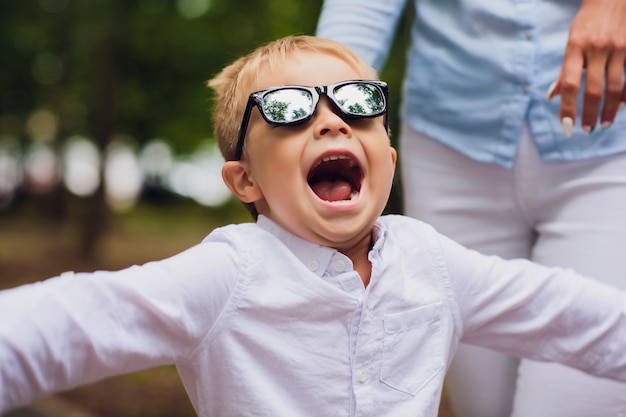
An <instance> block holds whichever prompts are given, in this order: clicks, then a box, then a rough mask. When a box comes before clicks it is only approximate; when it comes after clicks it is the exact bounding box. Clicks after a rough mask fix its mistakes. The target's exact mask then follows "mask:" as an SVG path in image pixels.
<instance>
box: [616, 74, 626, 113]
mask: <svg viewBox="0 0 626 417" xmlns="http://www.w3.org/2000/svg"><path fill="white" fill-rule="evenodd" d="M624 70H625V72H626V62H625V63H624ZM624 107H626V83H625V84H624V85H623V86H622V97H621V98H620V103H619V106H618V107H617V111H618V112H620V111H622V109H623V108H624Z"/></svg>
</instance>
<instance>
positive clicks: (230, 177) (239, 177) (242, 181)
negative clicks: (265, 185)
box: [222, 161, 263, 203]
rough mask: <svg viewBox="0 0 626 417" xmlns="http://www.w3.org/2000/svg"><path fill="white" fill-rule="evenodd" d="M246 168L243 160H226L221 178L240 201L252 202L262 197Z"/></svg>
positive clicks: (246, 165)
mask: <svg viewBox="0 0 626 417" xmlns="http://www.w3.org/2000/svg"><path fill="white" fill-rule="evenodd" d="M248 168H249V167H248V164H247V163H246V162H244V161H226V162H225V163H224V165H223V166H222V179H223V180H224V183H225V184H226V186H227V187H228V189H229V190H230V191H231V192H232V193H233V194H234V195H235V197H237V198H238V199H239V200H240V201H241V202H243V203H254V202H255V201H258V200H260V199H261V198H262V197H263V193H262V192H261V190H260V188H259V187H258V185H257V184H256V182H255V181H254V179H253V178H252V177H251V176H250V174H249V172H248Z"/></svg>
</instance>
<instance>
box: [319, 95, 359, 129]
mask: <svg viewBox="0 0 626 417" xmlns="http://www.w3.org/2000/svg"><path fill="white" fill-rule="evenodd" d="M314 123H315V134H316V136H317V137H323V136H326V135H329V134H340V135H347V136H350V135H351V134H352V129H351V128H350V125H349V124H348V123H347V122H346V121H345V120H343V119H342V118H341V116H339V115H338V114H337V113H336V112H335V110H334V108H333V107H332V106H331V104H330V103H329V101H328V98H326V97H320V101H319V103H318V104H317V109H316V111H315V117H314Z"/></svg>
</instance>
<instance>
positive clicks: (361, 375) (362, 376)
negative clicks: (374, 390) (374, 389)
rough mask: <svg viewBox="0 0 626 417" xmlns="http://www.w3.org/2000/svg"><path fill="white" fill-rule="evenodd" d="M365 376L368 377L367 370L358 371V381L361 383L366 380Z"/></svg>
mask: <svg viewBox="0 0 626 417" xmlns="http://www.w3.org/2000/svg"><path fill="white" fill-rule="evenodd" d="M367 377H368V375H367V371H365V370H362V371H361V372H359V382H360V383H361V384H362V383H364V382H366V381H367Z"/></svg>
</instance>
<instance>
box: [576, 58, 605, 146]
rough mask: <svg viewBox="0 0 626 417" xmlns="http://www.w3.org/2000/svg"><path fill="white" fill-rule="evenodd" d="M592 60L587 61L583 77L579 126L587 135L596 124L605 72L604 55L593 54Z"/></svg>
mask: <svg viewBox="0 0 626 417" xmlns="http://www.w3.org/2000/svg"><path fill="white" fill-rule="evenodd" d="M593 56H594V58H593V59H589V60H588V61H587V74H586V76H585V91H584V94H583V114H582V116H581V125H582V127H583V131H584V132H585V133H587V134H591V133H593V130H594V129H595V126H596V124H597V123H598V113H599V111H600V102H601V101H602V93H603V89H604V74H605V71H606V59H607V56H606V55H604V54H593Z"/></svg>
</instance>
